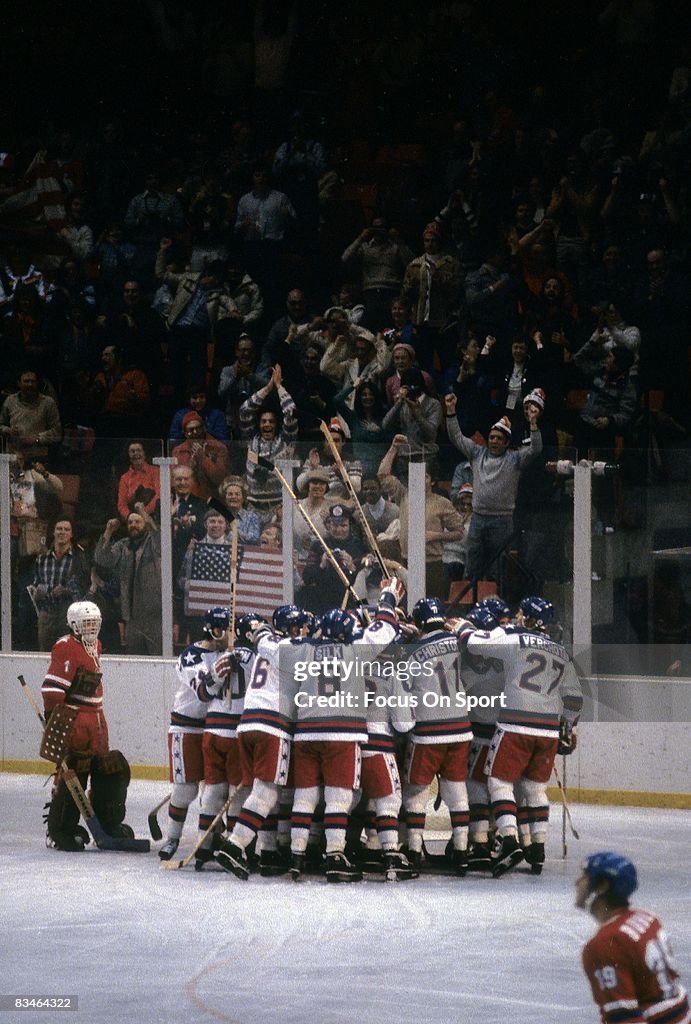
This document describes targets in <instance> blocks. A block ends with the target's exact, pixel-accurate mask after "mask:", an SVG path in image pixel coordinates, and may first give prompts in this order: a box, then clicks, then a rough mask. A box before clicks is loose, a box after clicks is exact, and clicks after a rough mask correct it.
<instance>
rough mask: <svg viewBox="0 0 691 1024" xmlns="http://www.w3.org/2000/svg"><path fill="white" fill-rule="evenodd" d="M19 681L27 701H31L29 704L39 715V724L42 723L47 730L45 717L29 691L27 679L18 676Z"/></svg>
mask: <svg viewBox="0 0 691 1024" xmlns="http://www.w3.org/2000/svg"><path fill="white" fill-rule="evenodd" d="M17 679H18V680H19V682H20V683H21V687H22V690H23V691H24V693H25V694H26V699H27V700H28V701H29V704H31V707H32V708H33V709H34V711H35V712H36V714H37V715H38V720H39V722H40V723H41V725H42V726H43V727H44V729H45V725H46V720H45V718H44V717H43V715H42V714H41V709H40V708H39V706H38V704H37V703H36V698H35V697H34V695H33V693H32V692H31V690H30V689H29V687H28V686H27V685H26V679H25V678H24V676H17Z"/></svg>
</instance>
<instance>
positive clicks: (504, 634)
mask: <svg viewBox="0 0 691 1024" xmlns="http://www.w3.org/2000/svg"><path fill="white" fill-rule="evenodd" d="M467 648H468V651H469V652H470V653H471V654H483V653H484V654H486V655H489V654H490V652H491V656H493V657H496V658H500V659H501V661H502V662H503V665H504V679H505V682H504V698H505V699H504V704H503V707H502V709H501V711H500V712H499V718H498V723H497V724H498V725H500V726H501V728H502V729H504V730H506V731H507V732H517V733H522V734H523V735H525V736H545V737H547V738H550V739H556V738H557V737H558V736H559V719H560V717H562V716H564V717H565V718H567V719H569V720H572V721H573V720H574V719H575V718H577V716H578V713H579V711H580V710H581V707H582V705H583V696H582V692H581V684H580V682H579V680H578V676H577V675H576V672H575V669H574V667H573V664H572V662H571V659H570V657H569V655H568V654H567V652H566V650H565V649H564V648H563V647H562V645H561V644H558V643H555V642H554V641H553V640H550V638H549V637H547V636H544V635H543V634H541V633H533V632H531V631H530V630H526V629H521V628H518V627H511V626H510V627H508V628H507V629H502V628H498V629H494V630H492V632H491V633H483V632H480V631H478V632H476V633H472V634H471V635H470V636H469V637H468V639H467Z"/></svg>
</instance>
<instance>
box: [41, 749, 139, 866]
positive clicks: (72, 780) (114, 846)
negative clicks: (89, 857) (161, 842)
mask: <svg viewBox="0 0 691 1024" xmlns="http://www.w3.org/2000/svg"><path fill="white" fill-rule="evenodd" d="M60 772H61V777H62V778H63V779H64V781H65V785H66V786H67V788H68V789H69V791H70V794H71V795H72V799H73V800H74V802H75V804H76V805H77V807H78V808H79V813H80V814H81V816H82V818H83V819H84V821H85V823H86V827H87V828H88V830H89V832H90V833H91V835H92V836H93V839H94V842H95V843H96V846H98V848H99V850H126V851H127V852H129V853H148V852H149V850H150V849H151V844H150V842H149V840H148V839H130V838H129V837H127V836H110V835H108V833H107V832H106V830H105V829H104V827H103V825H102V824H101V822H100V821H99V820H98V818H97V817H96V815H95V814H94V809H93V807H92V806H91V801H90V800H89V797H88V796H87V795H86V793H85V792H84V789H83V787H82V784H81V782H80V781H79V777H78V775H77V773H76V772H75V771H74V770H73V769H72V768H68V767H67V764H66V763H65V762H64V761H63V763H62V764H61V766H60Z"/></svg>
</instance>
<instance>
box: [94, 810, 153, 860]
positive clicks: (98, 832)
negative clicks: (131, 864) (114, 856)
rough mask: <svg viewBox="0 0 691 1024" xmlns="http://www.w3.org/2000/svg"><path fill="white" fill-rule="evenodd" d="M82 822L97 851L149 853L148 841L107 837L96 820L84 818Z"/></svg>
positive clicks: (125, 837)
mask: <svg viewBox="0 0 691 1024" xmlns="http://www.w3.org/2000/svg"><path fill="white" fill-rule="evenodd" d="M84 821H85V822H86V827H87V828H88V830H89V832H91V835H92V836H93V837H94V842H95V843H96V846H97V847H98V848H99V850H124V851H125V852H127V853H149V851H150V850H151V843H150V842H149V840H148V839H129V838H128V837H127V836H109V835H108V833H107V832H106V831H105V830H104V828H103V825H102V824H101V822H100V821H99V820H98V818H96V817H93V818H85V819H84Z"/></svg>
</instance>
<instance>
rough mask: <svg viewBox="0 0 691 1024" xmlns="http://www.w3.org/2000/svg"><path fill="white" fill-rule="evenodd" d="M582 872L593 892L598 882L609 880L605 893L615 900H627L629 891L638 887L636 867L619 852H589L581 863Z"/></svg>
mask: <svg viewBox="0 0 691 1024" xmlns="http://www.w3.org/2000/svg"><path fill="white" fill-rule="evenodd" d="M583 872H584V874H585V875H587V878H588V887H589V891H590V892H593V891H594V890H595V889H596V888H597V886H598V885H599V883H600V882H602V881H604V880H606V881H608V882H609V891H608V893H607V894H606V895H610V896H613V897H614V898H615V899H617V900H628V898H629V896H630V895H631V893H633V892H635V891H636V889H637V888H638V875H637V874H636V868H635V867H634V865H633V864H632V862H631V861H630V860H629V858H628V857H624V856H623V855H622V854H621V853H611V852H609V851H604V852H602V853H591V855H590V856H589V857H587V858H586V861H585V863H584V865H583Z"/></svg>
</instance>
